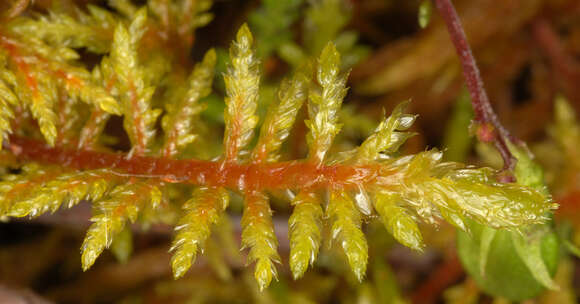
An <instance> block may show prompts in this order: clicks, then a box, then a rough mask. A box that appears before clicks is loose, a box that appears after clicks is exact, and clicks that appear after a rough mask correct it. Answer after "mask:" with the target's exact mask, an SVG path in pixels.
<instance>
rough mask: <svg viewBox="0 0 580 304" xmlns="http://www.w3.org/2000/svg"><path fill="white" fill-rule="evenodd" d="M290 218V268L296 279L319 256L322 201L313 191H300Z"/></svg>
mask: <svg viewBox="0 0 580 304" xmlns="http://www.w3.org/2000/svg"><path fill="white" fill-rule="evenodd" d="M292 205H294V211H293V212H292V215H291V216H290V218H289V220H288V228H289V236H290V268H291V270H292V274H293V275H294V278H295V279H298V278H300V277H302V276H303V275H304V273H305V272H306V269H307V268H308V265H312V264H313V263H314V261H315V260H316V258H317V256H318V250H319V249H320V241H321V223H322V216H323V213H324V212H323V210H322V202H321V201H320V200H319V199H318V198H317V197H316V195H315V194H314V193H311V192H305V191H303V192H300V193H299V194H298V195H297V196H296V197H295V198H294V200H293V201H292Z"/></svg>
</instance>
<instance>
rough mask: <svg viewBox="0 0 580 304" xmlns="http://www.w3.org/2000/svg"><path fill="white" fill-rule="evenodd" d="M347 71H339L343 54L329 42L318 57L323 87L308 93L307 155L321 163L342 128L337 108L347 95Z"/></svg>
mask: <svg viewBox="0 0 580 304" xmlns="http://www.w3.org/2000/svg"><path fill="white" fill-rule="evenodd" d="M347 76H348V74H343V75H341V74H340V54H339V53H338V51H337V50H336V48H335V47H334V44H332V43H331V42H329V43H328V44H327V45H326V47H325V48H324V50H322V53H321V54H320V58H319V59H318V67H317V69H316V80H317V81H318V83H319V84H320V87H321V91H319V90H315V89H311V90H310V93H309V100H310V102H309V103H308V113H309V117H310V119H309V120H307V121H306V125H307V126H308V128H309V129H310V133H308V137H307V141H308V149H309V152H308V153H309V154H308V157H309V158H310V159H311V160H312V161H314V162H316V163H322V162H323V161H324V159H325V156H326V153H327V152H328V150H329V149H330V146H331V145H332V141H333V140H334V137H335V136H336V134H338V132H339V131H340V124H338V111H339V110H340V107H341V105H342V100H343V99H344V96H345V95H346V91H347V89H346V87H345V86H346V79H347Z"/></svg>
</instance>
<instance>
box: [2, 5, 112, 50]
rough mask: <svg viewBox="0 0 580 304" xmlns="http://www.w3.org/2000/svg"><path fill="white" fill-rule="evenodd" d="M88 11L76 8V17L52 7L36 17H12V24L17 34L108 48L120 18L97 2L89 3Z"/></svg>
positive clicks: (56, 43) (50, 40) (65, 44)
mask: <svg viewBox="0 0 580 304" xmlns="http://www.w3.org/2000/svg"><path fill="white" fill-rule="evenodd" d="M87 11H88V13H86V12H84V11H83V10H80V9H77V10H76V11H75V16H74V17H73V16H71V15H69V14H67V13H66V12H64V11H51V12H50V14H49V15H40V16H38V17H37V18H29V17H21V18H17V19H15V20H14V21H12V23H11V25H10V28H11V31H12V32H13V33H15V34H18V35H20V36H32V37H36V38H38V39H42V40H44V41H46V42H48V43H49V44H51V45H64V46H66V47H70V48H83V47H85V48H87V49H88V50H89V51H91V52H93V53H99V54H101V53H105V52H108V51H109V49H110V46H111V35H112V33H113V30H114V29H115V26H116V25H117V23H118V22H119V21H118V19H117V18H115V17H114V16H113V14H112V13H111V12H109V11H107V10H105V9H102V8H100V7H98V6H94V5H88V6H87Z"/></svg>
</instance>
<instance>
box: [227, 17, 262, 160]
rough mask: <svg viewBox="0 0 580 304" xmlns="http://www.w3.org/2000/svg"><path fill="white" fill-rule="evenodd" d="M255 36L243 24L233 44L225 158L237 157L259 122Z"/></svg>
mask: <svg viewBox="0 0 580 304" xmlns="http://www.w3.org/2000/svg"><path fill="white" fill-rule="evenodd" d="M253 43H254V37H253V36H252V33H251V32H250V29H249V28H248V26H247V25H246V24H244V25H242V27H241V28H240V30H239V31H238V34H237V36H236V41H234V42H233V43H232V46H231V48H230V60H231V67H229V68H228V72H227V74H226V75H224V81H225V84H226V99H225V102H226V110H225V113H224V121H225V123H226V130H225V135H224V146H225V159H226V161H235V160H237V158H238V154H239V153H240V151H241V150H242V149H243V148H245V147H246V146H247V145H248V144H249V142H250V141H251V140H252V137H253V133H254V129H255V128H256V125H257V124H258V116H257V115H256V109H257V107H258V89H259V84H260V71H259V61H258V59H257V58H256V55H255V53H254V50H253Z"/></svg>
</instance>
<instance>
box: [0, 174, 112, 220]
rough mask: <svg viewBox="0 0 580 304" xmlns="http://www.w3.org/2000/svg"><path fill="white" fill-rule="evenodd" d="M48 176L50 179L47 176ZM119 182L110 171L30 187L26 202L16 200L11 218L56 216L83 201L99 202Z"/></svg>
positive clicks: (62, 176) (62, 178) (66, 175)
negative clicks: (49, 214)
mask: <svg viewBox="0 0 580 304" xmlns="http://www.w3.org/2000/svg"><path fill="white" fill-rule="evenodd" d="M45 176H46V175H45ZM117 182H118V178H117V177H116V176H114V175H112V174H111V173H110V172H107V171H106V170H95V171H84V172H73V173H65V174H62V175H59V176H58V177H56V178H55V179H53V180H51V181H48V182H45V183H40V184H36V185H34V186H32V185H30V186H29V187H28V189H27V192H28V194H27V195H25V196H24V197H23V198H22V199H13V200H12V201H13V203H12V206H11V207H10V210H9V211H8V215H9V216H13V217H24V216H31V217H35V216H39V215H41V214H43V213H45V212H55V211H57V210H58V209H59V208H60V207H61V205H63V204H64V205H65V208H71V207H73V206H75V205H76V204H78V203H79V202H80V201H81V200H93V201H96V200H99V199H101V198H102V197H103V196H104V195H105V194H106V193H107V191H108V190H109V189H111V188H112V187H113V186H114V185H115V184H116V183H117Z"/></svg>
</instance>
